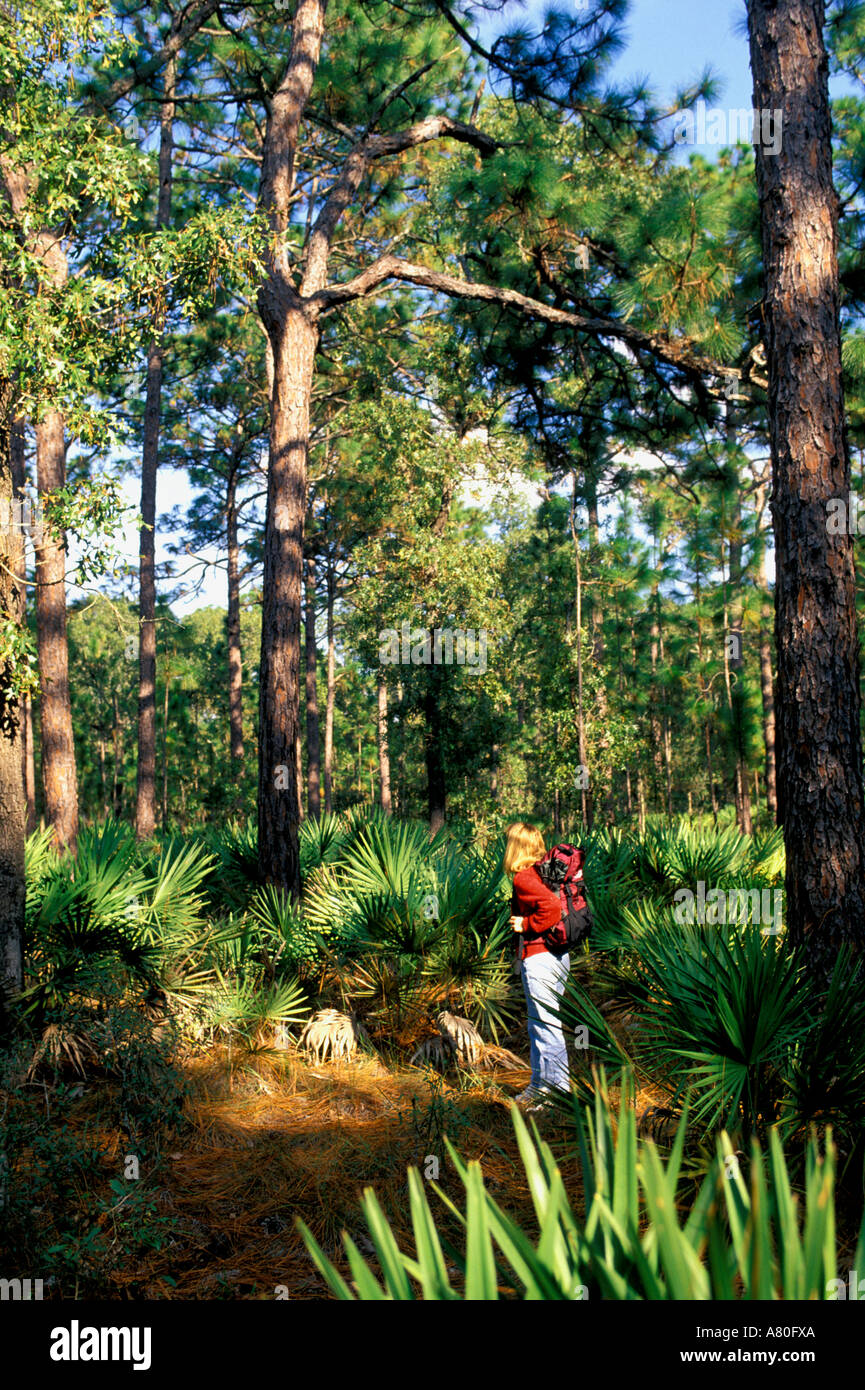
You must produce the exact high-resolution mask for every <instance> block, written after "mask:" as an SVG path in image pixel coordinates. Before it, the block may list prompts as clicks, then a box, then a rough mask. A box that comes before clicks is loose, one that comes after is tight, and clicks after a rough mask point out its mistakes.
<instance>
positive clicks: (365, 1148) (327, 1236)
mask: <svg viewBox="0 0 865 1390" xmlns="http://www.w3.org/2000/svg"><path fill="white" fill-rule="evenodd" d="M184 1070H185V1074H186V1081H187V1085H188V1088H189V1091H188V1096H187V1100H186V1102H185V1106H184V1110H185V1115H186V1119H187V1122H188V1123H187V1124H186V1125H185V1126H184V1127H183V1130H182V1131H181V1133H180V1134H178V1140H177V1144H176V1147H175V1146H172V1147H171V1150H170V1152H168V1153H167V1154H163V1161H162V1162H161V1163H160V1170H161V1173H160V1180H159V1183H158V1187H157V1189H156V1194H155V1195H156V1202H155V1209H156V1211H157V1212H158V1213H159V1216H160V1217H163V1218H168V1220H167V1222H166V1230H167V1231H168V1232H169V1234H168V1238H167V1240H166V1241H165V1242H164V1243H161V1244H160V1248H159V1249H153V1250H151V1251H149V1252H147V1254H146V1255H145V1256H144V1258H142V1259H141V1260H140V1261H136V1262H135V1265H134V1267H133V1266H132V1265H129V1266H127V1267H121V1268H119V1269H117V1270H116V1271H115V1272H114V1275H113V1278H114V1281H115V1284H116V1286H117V1293H118V1294H119V1295H120V1296H121V1297H122V1296H124V1294H126V1295H127V1296H128V1295H131V1296H133V1297H166V1296H167V1297H173V1298H189V1299H202V1298H228V1299H235V1298H262V1299H272V1298H275V1297H286V1296H287V1297H290V1298H292V1299H314V1298H321V1297H322V1296H329V1295H328V1291H327V1287H326V1285H325V1284H324V1281H323V1280H322V1278H321V1277H320V1275H319V1274H318V1271H317V1270H316V1268H315V1266H314V1264H313V1262H312V1260H311V1259H310V1257H309V1255H308V1253H307V1251H306V1248H305V1246H304V1243H303V1240H302V1237H301V1235H300V1232H299V1231H298V1229H297V1226H296V1218H297V1217H300V1218H301V1219H302V1220H303V1221H304V1222H305V1223H306V1225H307V1226H308V1227H309V1228H310V1230H311V1231H312V1233H313V1235H314V1236H315V1238H316V1240H317V1241H318V1242H319V1244H320V1245H321V1246H322V1248H323V1249H324V1251H325V1253H326V1254H328V1255H329V1256H330V1257H331V1258H333V1259H334V1260H335V1261H336V1263H337V1264H338V1265H339V1266H340V1267H341V1268H342V1269H343V1271H344V1272H345V1260H344V1255H343V1251H342V1245H341V1236H342V1233H343V1231H347V1232H348V1233H350V1234H351V1236H352V1237H353V1239H354V1241H355V1243H356V1244H357V1246H358V1247H359V1249H360V1250H361V1251H362V1252H363V1253H365V1254H369V1253H371V1252H372V1245H371V1243H370V1241H369V1238H368V1234H367V1232H366V1226H365V1222H364V1219H363V1215H362V1212H361V1210H360V1199H361V1196H362V1193H363V1189H364V1188H365V1187H367V1186H371V1187H374V1188H375V1191H376V1194H377V1196H378V1198H379V1201H380V1202H381V1205H382V1207H383V1209H384V1210H385V1212H386V1213H387V1215H388V1217H389V1218H390V1220H391V1222H392V1225H393V1227H394V1231H395V1234H396V1236H397V1239H398V1241H399V1243H400V1245H401V1247H402V1248H403V1249H406V1250H409V1249H412V1248H413V1240H412V1234H411V1225H410V1221H409V1217H408V1188H407V1183H406V1168H407V1166H408V1165H409V1164H414V1165H415V1166H416V1167H418V1168H419V1170H420V1171H421V1172H422V1173H423V1172H424V1171H425V1169H426V1170H427V1171H429V1170H431V1169H434V1167H435V1165H434V1164H430V1163H429V1159H430V1158H431V1157H432V1158H434V1159H437V1160H438V1181H439V1184H440V1185H441V1187H442V1189H443V1190H444V1191H446V1192H447V1193H448V1195H449V1196H450V1197H451V1198H452V1199H454V1200H455V1201H456V1202H457V1204H458V1205H461V1192H462V1187H461V1183H460V1181H459V1177H458V1175H457V1173H456V1171H455V1170H454V1168H453V1166H452V1164H451V1163H450V1160H449V1158H448V1156H447V1152H446V1148H445V1144H444V1137H445V1136H447V1137H448V1138H449V1139H450V1140H451V1141H452V1142H453V1143H454V1144H455V1145H456V1146H457V1147H458V1148H459V1150H460V1152H461V1154H462V1155H463V1156H464V1157H466V1158H478V1159H481V1160H482V1161H483V1169H484V1176H485V1180H486V1183H487V1186H488V1189H489V1190H490V1192H491V1193H492V1194H493V1195H494V1196H495V1197H496V1198H497V1200H499V1201H500V1202H501V1204H502V1205H503V1206H504V1207H505V1208H506V1209H507V1210H508V1211H509V1212H511V1213H512V1214H513V1215H515V1216H518V1217H519V1218H520V1219H523V1220H526V1221H529V1222H530V1221H531V1198H530V1195H529V1192H528V1188H527V1186H526V1183H525V1177H524V1174H523V1168H522V1164H521V1163H520V1161H519V1155H518V1151H517V1145H516V1139H515V1135H514V1131H513V1126H512V1123H511V1119H510V1112H509V1107H508V1101H509V1099H510V1097H511V1096H513V1095H515V1094H516V1092H517V1091H519V1090H521V1089H522V1088H523V1087H524V1086H525V1085H526V1084H527V1082H528V1079H529V1072H528V1068H526V1069H525V1070H524V1071H519V1072H499V1073H498V1074H497V1075H496V1076H495V1077H492V1076H489V1075H487V1076H482V1077H466V1076H463V1078H462V1080H461V1081H456V1079H455V1078H447V1077H439V1076H438V1075H437V1074H435V1073H432V1072H424V1071H422V1070H418V1069H417V1068H409V1067H406V1066H405V1065H404V1064H403V1066H401V1067H400V1066H394V1067H389V1066H387V1065H386V1064H385V1063H384V1062H382V1061H380V1060H379V1059H378V1058H376V1057H373V1056H364V1057H362V1058H360V1059H359V1060H356V1061H352V1062H339V1063H322V1064H318V1065H313V1064H311V1063H309V1062H307V1061H305V1060H304V1059H303V1057H302V1056H301V1055H300V1054H298V1053H288V1054H286V1055H285V1056H284V1057H279V1058H278V1059H277V1060H276V1061H275V1062H274V1061H271V1060H268V1061H266V1062H262V1060H260V1059H259V1060H257V1061H256V1063H255V1065H254V1066H246V1067H238V1066H237V1064H236V1062H235V1064H234V1065H231V1064H230V1063H229V1060H228V1058H227V1055H225V1054H224V1053H223V1054H220V1053H214V1054H211V1055H209V1056H206V1057H198V1058H194V1059H191V1060H189V1061H188V1062H187V1063H186V1065H185V1068H184ZM541 1128H543V1126H541ZM556 1147H558V1146H556ZM565 1170H566V1174H567V1177H568V1179H569V1185H573V1186H574V1187H576V1172H575V1165H574V1163H573V1161H572V1162H571V1163H570V1164H568V1163H567V1160H565ZM568 1170H569V1171H568ZM429 1200H430V1202H431V1205H432V1208H433V1210H434V1212H435V1214H436V1217H437V1219H440V1222H441V1229H442V1231H443V1232H444V1233H448V1231H450V1233H451V1234H452V1236H453V1237H454V1238H455V1239H458V1232H457V1228H456V1223H455V1219H454V1218H453V1217H451V1216H450V1214H449V1213H448V1212H447V1208H446V1207H445V1205H444V1203H443V1202H442V1201H441V1199H440V1198H438V1197H437V1196H436V1194H435V1193H434V1192H433V1191H432V1190H431V1189H430V1190H429ZM286 1291H287V1292H286Z"/></svg>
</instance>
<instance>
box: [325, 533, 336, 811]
mask: <svg viewBox="0 0 865 1390" xmlns="http://www.w3.org/2000/svg"><path fill="white" fill-rule="evenodd" d="M334 588H335V585H334V574H333V563H332V561H331V560H330V559H328V564H327V695H326V698H325V710H324V809H325V810H326V811H327V813H328V815H330V814H331V813H332V811H333V712H334V707H335V705H336V648H335V643H334V633H333V605H334Z"/></svg>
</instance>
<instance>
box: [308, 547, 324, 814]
mask: <svg viewBox="0 0 865 1390" xmlns="http://www.w3.org/2000/svg"><path fill="white" fill-rule="evenodd" d="M305 619H306V805H307V810H308V811H309V814H310V815H311V816H320V815H321V734H320V731H319V719H318V675H317V670H318V649H317V647H316V644H315V559H314V557H313V556H312V555H310V556H308V557H307V561H306V613H305Z"/></svg>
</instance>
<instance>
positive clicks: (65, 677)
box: [35, 410, 78, 850]
mask: <svg viewBox="0 0 865 1390" xmlns="http://www.w3.org/2000/svg"><path fill="white" fill-rule="evenodd" d="M36 471H37V479H38V487H39V495H40V497H44V496H45V495H46V494H52V493H57V492H59V491H60V490H61V489H62V488H63V487H64V486H65V484H66V439H65V434H64V422H63V416H62V415H61V414H60V412H59V411H57V410H49V411H48V412H47V414H46V415H45V416H44V417H43V418H42V420H40V421H39V423H38V424H37V425H36ZM39 539H40V542H41V543H40V544H38V545H37V546H36V547H35V550H36V583H37V589H36V626H37V639H38V648H39V690H40V717H41V734H42V786H43V789H44V793H45V814H46V817H47V819H48V822H49V824H50V825H52V826H53V827H54V838H55V840H56V842H57V844H58V845H61V846H64V845H65V846H67V847H68V848H69V849H73V850H74V849H75V844H76V840H77V837H78V778H77V774H76V768H75V740H74V736H73V732H72V706H71V704H70V700H69V646H68V643H67V639H66V545H65V542H64V539H63V537H62V535H58V534H57V533H55V532H54V531H52V530H51V529H50V528H49V527H48V526H47V525H43V526H42V527H41V529H40V536H39Z"/></svg>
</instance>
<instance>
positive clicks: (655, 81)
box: [125, 0, 752, 613]
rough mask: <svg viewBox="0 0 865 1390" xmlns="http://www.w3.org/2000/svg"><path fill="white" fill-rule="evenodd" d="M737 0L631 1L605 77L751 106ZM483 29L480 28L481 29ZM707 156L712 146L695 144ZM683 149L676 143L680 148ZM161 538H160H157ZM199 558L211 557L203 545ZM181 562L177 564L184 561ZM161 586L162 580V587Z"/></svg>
mask: <svg viewBox="0 0 865 1390" xmlns="http://www.w3.org/2000/svg"><path fill="white" fill-rule="evenodd" d="M569 3H573V4H574V5H575V6H576V5H579V4H580V3H581V0H564V3H562V0H559V3H558V4H556V5H555V6H550V5H549V4H543V3H539V0H528V3H527V4H524V5H520V4H516V3H515V4H511V5H508V6H507V7H506V9H505V11H504V14H503V15H501V16H499V18H498V20H497V24H498V25H500V26H502V27H506V26H508V25H513V24H534V23H538V22H540V23H542V22H543V16H544V14H545V13H546V12H547V11H548V10H549V9H550V8H557V9H565V8H566V7H567V4H569ZM744 13H745V5H744V0H632V5H631V11H630V16H629V19H628V22H627V25H626V29H625V33H626V37H627V47H626V49H625V51H624V52H623V53H622V54H621V55H620V57H619V58H618V59H617V60H616V62H615V64H614V66H613V69H612V73H611V77H612V78H613V79H614V80H615V81H617V82H620V83H623V84H624V83H626V82H627V81H628V79H632V78H636V77H643V78H646V79H648V81H649V84H650V86H651V88H652V90H653V91H654V92H655V94H656V95H657V97H658V99H659V101H660V102H661V104H669V103H671V102H672V98H673V96H674V94H675V93H676V91H677V90H679V89H680V88H682V87H683V86H687V85H688V84H690V83H691V82H693V81H695V80H696V78H697V77H698V76H699V75H700V74H701V73H702V72H703V70H704V69H705V68H706V66H707V65H709V66H711V68H712V70H713V73H714V75H715V76H716V77H717V78H718V79H719V80H720V81H721V83H722V91H721V93H720V95H719V97H718V99H717V103H716V104H717V106H719V107H722V108H724V109H728V108H733V109H737V110H738V109H742V108H750V106H751V103H752V95H751V75H750V70H749V63H748V44H747V39H746V37H745V35H744V32H743V31H742V28H741V25H742V21H743V18H744ZM488 33H489V30H487V32H486V33H485V37H487V36H488ZM701 153H703V154H704V156H706V157H708V158H711V157H712V154H713V151H712V150H711V149H701ZM684 154H685V150H683V155H684ZM125 491H126V493H127V495H128V497H129V500H130V504H131V505H132V506H133V507H135V508H136V510H137V505H138V496H137V492H138V485H137V482H136V481H135V480H134V478H130V479H129V481H128V483H127V485H126V488H125ZM191 496H192V494H191V490H190V488H189V486H188V484H187V482H186V479H185V477H184V476H183V475H182V474H180V473H178V472H177V471H176V470H173V469H172V470H165V471H164V472H162V473H160V475H159V480H158V488H157V514H158V515H159V514H161V513H164V512H167V511H169V510H171V509H172V508H173V507H175V506H181V507H185V506H187V505H188V504H189V502H190V500H191ZM164 540H165V537H164V536H163V537H159V536H157V560H158V561H163V560H165V559H166V558H167V553H166V551H165V547H164ZM160 542H161V543H160ZM137 551H138V547H137V544H136V538H135V537H134V533H132V532H130V536H129V545H128V555H129V559H130V561H131V562H132V563H137ZM204 558H208V559H211V560H213V559H216V558H217V556H216V553H215V552H210V553H208V554H206V555H205V557H204ZM185 563H186V564H188V565H190V568H191V571H192V573H191V574H190V580H198V579H200V577H201V569H200V567H199V566H198V565H196V564H194V563H193V562H191V561H186V562H185ZM183 567H184V566H183V564H181V566H180V568H183ZM162 589H163V591H164V586H162ZM206 604H217V605H219V606H220V607H224V606H225V605H226V575H225V570H224V569H223V568H219V569H211V570H209V572H208V573H207V575H206V577H205V579H204V582H203V583H202V584H200V586H198V587H197V588H196V590H195V592H190V593H189V594H188V596H187V597H186V598H185V599H180V600H179V601H177V602H175V604H174V607H175V611H176V612H178V613H183V612H189V611H191V610H192V609H195V608H199V607H201V606H202V605H206Z"/></svg>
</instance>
